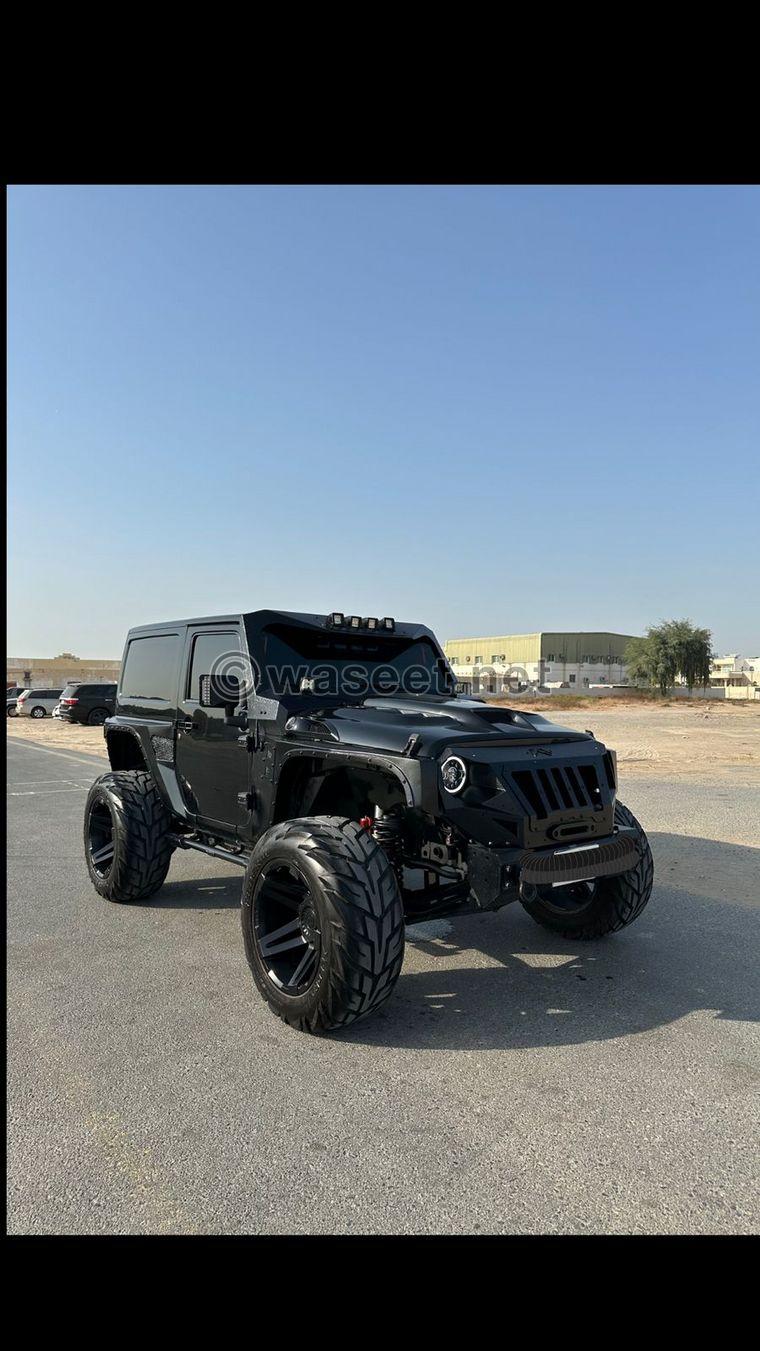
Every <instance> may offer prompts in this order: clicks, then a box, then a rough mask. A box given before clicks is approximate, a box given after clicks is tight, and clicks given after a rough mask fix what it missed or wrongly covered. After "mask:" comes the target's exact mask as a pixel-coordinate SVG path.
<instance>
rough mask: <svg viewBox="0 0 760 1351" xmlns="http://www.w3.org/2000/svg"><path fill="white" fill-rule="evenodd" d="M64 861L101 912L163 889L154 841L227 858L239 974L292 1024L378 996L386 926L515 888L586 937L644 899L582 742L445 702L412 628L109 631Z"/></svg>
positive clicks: (175, 626)
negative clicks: (78, 835) (103, 684)
mask: <svg viewBox="0 0 760 1351" xmlns="http://www.w3.org/2000/svg"><path fill="white" fill-rule="evenodd" d="M104 730H105V736H106V742H107V745H108V756H109V760H110V764H111V772H110V773H108V774H104V775H103V776H102V777H101V778H100V779H98V780H97V781H96V783H94V784H93V786H92V789H91V790H90V793H89V796H88V799H87V806H86V810H85V820H84V847H85V856H86V860H87V868H88V870H89V874H90V877H91V879H92V882H93V885H94V886H95V889H96V890H97V891H98V892H99V893H100V895H101V896H104V897H106V898H107V899H108V900H110V901H121V902H124V901H142V900H145V899H146V898H147V897H149V896H152V895H153V894H154V893H155V892H156V891H158V889H159V887H160V886H161V885H162V883H163V881H164V879H165V877H166V874H167V871H168V868H169V862H170V859H171V855H172V852H173V850H175V849H178V848H179V849H198V850H200V851H201V852H202V853H205V854H211V855H213V856H214V857H216V858H220V859H224V860H226V861H227V862H228V863H236V864H239V866H240V867H242V868H244V869H245V879H244V882H243V896H242V921H243V936H244V940H245V950H246V955H247V958H248V962H249V964H250V967H251V971H252V972H253V978H254V980H255V982H256V984H257V986H258V988H259V990H260V992H261V994H262V995H263V997H264V999H265V1000H266V1001H267V1002H268V1003H269V1005H270V1006H271V1008H272V1009H273V1010H274V1012H275V1013H277V1014H279V1016H280V1017H281V1018H283V1019H284V1020H285V1021H286V1022H288V1023H290V1024H292V1025H293V1026H294V1027H298V1028H300V1029H302V1030H304V1031H308V1032H321V1031H325V1030H327V1029H329V1028H337V1027H343V1026H345V1025H346V1024H347V1023H350V1022H353V1020H354V1019H355V1018H359V1017H361V1016H362V1015H363V1014H365V1013H369V1012H370V1011H371V1010H373V1009H376V1008H377V1007H378V1005H379V1004H381V1003H382V1002H383V1000H385V999H386V998H387V997H388V995H389V994H390V993H391V990H392V989H393V986H394V984H395V982H396V980H397V979H398V975H399V972H400V970H401V964H402V961H403V956H404V925H405V923H406V922H412V923H413V922H415V921H420V920H426V919H431V918H433V917H436V916H439V915H451V916H453V915H461V914H466V913H471V912H472V911H483V910H498V909H499V908H500V907H501V906H503V905H507V904H508V903H509V902H510V901H516V900H519V901H520V902H521V903H522V905H523V906H524V907H525V909H526V910H527V911H528V913H529V914H530V915H532V917H533V918H534V919H535V920H536V921H537V922H538V923H539V924H543V925H545V926H546V927H547V928H549V929H554V930H556V931H557V932H559V933H562V934H565V935H567V936H570V937H573V938H601V937H602V936H603V935H604V934H609V933H613V932H614V931H615V930H616V929H621V928H623V926H624V925H626V924H630V923H631V922H632V921H633V920H634V919H635V918H636V917H637V915H639V914H640V913H641V911H642V910H643V908H644V906H645V905H646V903H647V901H648V900H649V896H650V893H651V890H652V879H653V869H652V855H651V853H650V850H649V845H648V843H647V839H646V836H645V834H644V832H643V830H642V829H641V826H640V825H639V824H638V822H637V821H636V820H635V818H634V817H633V816H632V815H631V813H630V812H629V811H628V809H627V808H626V807H624V806H623V805H622V804H621V803H619V802H616V799H615V792H616V765H615V756H614V753H613V752H612V751H609V750H607V749H606V748H605V747H604V746H603V745H602V744H601V743H600V742H599V741H597V740H596V738H595V737H594V736H593V734H592V733H591V732H585V733H584V732H574V731H570V730H568V729H567V728H564V727H558V726H555V725H554V724H553V723H551V722H550V721H548V719H547V718H545V717H542V716H541V715H540V714H538V713H523V712H519V711H516V710H513V709H508V708H502V707H498V706H495V705H489V704H486V703H484V702H483V701H481V700H479V699H474V698H465V697H461V696H457V695H456V694H455V681H454V676H453V673H452V671H451V668H450V667H449V665H448V663H447V661H446V658H445V657H444V655H443V652H442V650H441V648H440V646H439V645H438V643H437V641H436V639H435V637H434V635H433V634H432V633H431V631H430V630H429V629H427V628H425V627H423V626H422V625H420V624H401V623H395V622H394V620H392V619H388V618H385V619H364V618H361V617H360V616H358V615H350V616H346V615H343V614H337V613H336V614H332V615H309V614H288V613H284V612H282V611H276V610H256V611H253V612H252V613H249V614H244V615H226V616H223V617H221V618H214V619H193V620H184V621H182V622H180V623H170V624H154V625H150V626H148V627H145V628H137V629H132V630H131V631H130V633H129V635H128V637H127V643H126V648H125V651H124V661H123V664H122V670H121V679H120V681H119V688H118V693H117V700H116V714H115V716H114V717H111V718H109V719H108V720H107V722H106V724H105V729H104Z"/></svg>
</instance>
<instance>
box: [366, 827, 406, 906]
mask: <svg viewBox="0 0 760 1351" xmlns="http://www.w3.org/2000/svg"><path fill="white" fill-rule="evenodd" d="M370 833H371V835H372V838H373V839H375V840H377V843H378V844H381V845H382V846H383V849H384V850H385V852H386V854H387V855H388V858H389V859H390V861H391V867H392V868H393V871H394V872H395V874H396V881H397V882H398V884H399V887H402V886H403V884H404V865H403V861H402V854H403V840H402V836H401V817H400V816H399V815H398V814H397V813H395V812H388V813H387V814H386V813H385V812H384V811H383V809H382V807H375V819H374V821H373V822H372V825H371V826H370Z"/></svg>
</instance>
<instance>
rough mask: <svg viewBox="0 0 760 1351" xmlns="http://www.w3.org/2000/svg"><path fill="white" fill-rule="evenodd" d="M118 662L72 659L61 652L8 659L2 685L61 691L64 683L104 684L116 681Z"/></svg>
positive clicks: (73, 657)
mask: <svg viewBox="0 0 760 1351" xmlns="http://www.w3.org/2000/svg"><path fill="white" fill-rule="evenodd" d="M120 669H121V661H115V660H114V661H109V660H107V659H101V658H97V657H95V658H91V657H75V656H74V655H73V654H72V653H71V652H62V653H61V654H60V656H58V657H8V658H6V663H5V683H6V685H20V686H21V688H22V689H25V690H28V689H37V690H40V689H58V688H59V687H60V688H61V689H63V686H64V685H65V684H66V682H67V680H80V681H85V680H86V681H93V682H95V683H103V684H105V683H107V682H110V681H114V680H118V679H119V671H120Z"/></svg>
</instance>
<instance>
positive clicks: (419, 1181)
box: [8, 738, 760, 1233]
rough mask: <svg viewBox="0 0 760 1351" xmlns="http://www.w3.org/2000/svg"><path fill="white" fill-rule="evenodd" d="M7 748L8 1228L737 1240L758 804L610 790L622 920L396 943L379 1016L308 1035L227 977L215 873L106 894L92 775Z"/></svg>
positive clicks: (510, 919) (707, 794) (213, 865)
mask: <svg viewBox="0 0 760 1351" xmlns="http://www.w3.org/2000/svg"><path fill="white" fill-rule="evenodd" d="M8 749H9V766H10V768H9V775H10V783H9V791H10V794H11V796H10V798H9V841H8V867H9V899H8V929H9V945H10V959H9V1001H8V1002H9V1106H10V1133H9V1220H8V1223H9V1228H10V1230H11V1232H13V1233H196V1232H200V1233H286V1232H298V1233H375V1232H378V1233H397V1232H400V1233H440V1232H443V1233H477V1232H485V1233H489V1232H490V1233H514V1232H527V1233H546V1232H549V1233H554V1232H562V1233H565V1232H604V1233H609V1232H637V1233H638V1232H655V1233H685V1232H686V1233H691V1232H704V1233H748V1232H756V1231H757V1229H758V1219H759V1215H758V1191H759V1190H760V1189H759V1188H758V1181H759V1180H760V1178H759V1176H758V1141H757V1121H758V1096H759V1095H758V1087H759V1086H760V1036H759V1035H758V1017H759V1015H760V990H759V983H760V977H759V975H758V973H759V972H760V960H759V958H760V867H759V866H758V864H760V826H759V825H758V822H760V789H757V788H754V787H751V786H746V785H741V784H737V786H736V787H732V785H731V784H730V783H725V782H723V783H721V784H720V785H719V786H718V787H717V788H715V787H711V786H708V785H706V784H700V783H694V782H689V783H685V782H680V783H672V782H669V781H666V780H658V779H652V780H649V781H646V780H644V779H636V780H632V781H631V782H630V783H629V784H625V783H624V785H623V791H622V793H621V796H622V797H623V799H624V800H625V801H627V802H628V804H629V805H630V806H631V807H632V809H633V810H634V811H635V812H636V814H637V815H638V816H639V817H640V818H641V819H642V821H643V822H644V823H645V825H646V827H647V829H648V831H649V833H650V838H651V840H652V845H653V848H654V854H655V865H656V869H657V879H656V885H655V894H654V897H653V899H652V902H651V903H650V906H649V908H648V909H647V911H646V912H645V913H644V915H643V916H642V918H641V919H640V920H639V921H638V923H637V924H636V925H634V926H633V927H632V928H631V929H630V930H628V931H626V932H624V933H623V934H621V935H618V936H617V937H615V938H611V939H608V940H607V941H606V942H601V943H595V944H573V943H571V942H567V941H565V940H562V939H556V938H554V937H552V936H551V935H549V934H548V933H546V932H545V931H543V930H541V929H539V928H538V927H537V926H536V925H534V924H533V922H532V921H531V920H530V919H529V918H528V916H527V915H526V914H525V913H524V912H523V911H522V910H521V908H520V907H519V906H512V907H509V908H508V909H506V910H504V911H501V912H500V913H499V914H498V915H495V916H482V917H480V916H479V917H473V918H470V919H464V920H461V921H459V922H458V923H457V924H456V925H450V924H448V923H446V922H445V921H439V922H438V924H437V925H428V926H418V927H417V929H416V930H410V931H409V939H408V945H407V956H406V962H405V965H404V970H403V973H402V976H401V979H400V981H399V984H398V986H397V988H396V993H395V996H394V998H393V999H392V1000H391V1001H389V1003H388V1004H387V1005H386V1006H385V1008H384V1009H383V1010H382V1011H381V1012H380V1013H379V1014H377V1015H376V1016H375V1017H374V1018H373V1019H371V1020H367V1021H366V1022H361V1023H358V1024H356V1026H355V1027H354V1028H353V1029H351V1030H350V1031H348V1032H347V1033H344V1034H342V1035H340V1036H336V1037H332V1038H326V1039H314V1038H309V1037H305V1036H303V1035H301V1034H299V1033H296V1032H294V1031H291V1030H290V1029H288V1028H286V1027H284V1026H283V1025H282V1024H280V1023H279V1022H278V1021H277V1020H276V1019H274V1018H273V1017H272V1016H271V1015H270V1014H269V1013H268V1011H267V1009H266V1007H265V1006H264V1004H262V1003H261V1002H260V1000H259V998H258V996H257V994H256V992H255V990H254V988H253V984H252V981H251V979H250V976H249V972H248V968H247V966H246V963H245V959H244V956H243V949H242V942H241V937H240V925H239V916H238V899H239V892H240V881H241V873H240V871H239V870H238V869H233V868H230V867H228V866H226V865H224V864H222V863H220V862H218V861H215V860H213V859H204V858H202V857H201V856H200V855H193V854H180V855H178V856H175V859H174V861H173V864H172V869H171V872H170V874H169V880H168V882H167V884H166V885H165V886H164V888H163V889H162V891H161V892H160V893H159V895H158V896H157V897H156V898H155V899H154V900H153V901H151V902H149V903H147V904H145V905H137V906H111V905H108V903H107V902H104V901H101V900H100V899H99V898H98V897H97V896H96V894H95V892H94V891H93V890H92V888H91V887H90V885H89V881H88V879H87V876H86V873H85V869H84V863H83V860H82V843H81V819H82V807H83V803H84V797H85V793H86V790H87V787H88V786H89V783H90V782H91V781H92V779H93V778H94V777H95V776H96V775H97V774H99V773H102V772H103V768H104V766H103V762H102V760H96V759H95V758H94V757H89V756H87V755H77V753H76V751H74V750H72V751H71V752H70V753H69V752H68V751H59V750H56V751H54V750H53V749H52V748H48V749H41V748H39V747H35V746H32V745H30V744H29V743H23V742H14V741H13V739H12V738H11V739H9V743H8Z"/></svg>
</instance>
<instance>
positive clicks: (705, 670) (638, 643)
mask: <svg viewBox="0 0 760 1351" xmlns="http://www.w3.org/2000/svg"><path fill="white" fill-rule="evenodd" d="M712 655H713V654H712V634H711V633H710V630H709V629H699V628H696V626H695V625H694V624H692V623H691V621H690V620H688V619H668V620H665V621H664V622H663V623H662V624H655V625H650V627H649V628H648V629H647V631H646V636H645V637H644V638H634V639H633V640H632V641H631V642H630V643H629V644H628V646H627V647H626V651H625V661H626V665H627V666H628V670H629V673H630V675H631V677H632V678H633V679H634V680H640V681H643V682H644V683H645V684H647V685H656V686H657V688H658V689H659V691H660V693H661V694H667V692H668V689H669V687H670V686H671V685H673V684H674V683H675V681H676V679H677V677H678V676H679V675H680V676H681V677H682V679H683V680H685V682H686V684H687V685H688V687H689V692H690V693H691V691H692V689H693V688H694V686H695V685H702V686H703V687H704V686H706V685H707V682H708V681H709V679H710V665H711V663H712Z"/></svg>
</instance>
